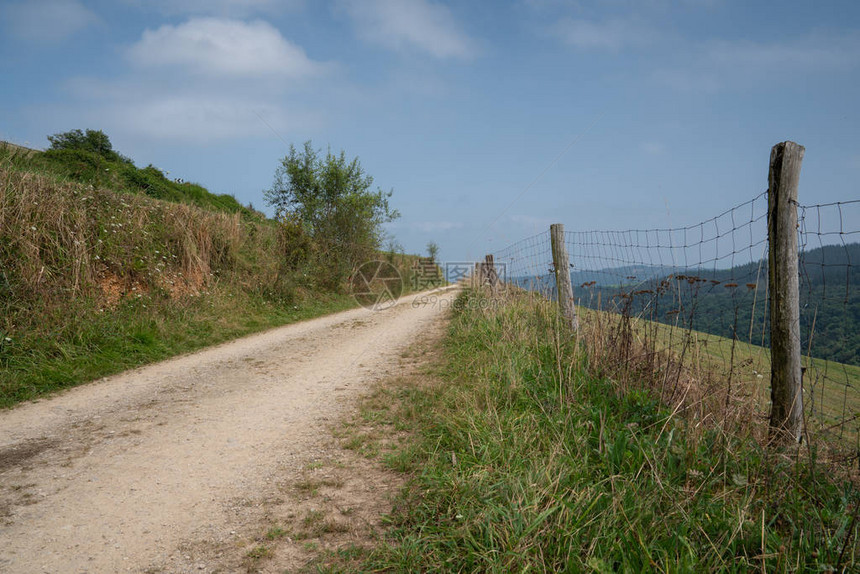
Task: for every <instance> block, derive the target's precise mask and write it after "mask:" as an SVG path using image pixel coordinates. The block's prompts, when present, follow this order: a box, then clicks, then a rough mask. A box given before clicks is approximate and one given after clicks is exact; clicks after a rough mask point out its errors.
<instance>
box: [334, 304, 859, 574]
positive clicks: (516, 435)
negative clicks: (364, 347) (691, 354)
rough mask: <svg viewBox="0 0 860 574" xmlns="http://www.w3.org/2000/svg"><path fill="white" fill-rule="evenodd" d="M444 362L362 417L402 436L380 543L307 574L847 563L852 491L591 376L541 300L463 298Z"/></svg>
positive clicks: (815, 470)
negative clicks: (432, 378)
mask: <svg viewBox="0 0 860 574" xmlns="http://www.w3.org/2000/svg"><path fill="white" fill-rule="evenodd" d="M444 353H445V358H444V367H443V368H442V369H441V370H440V372H439V373H438V377H437V381H436V383H435V384H433V385H429V386H427V387H425V388H414V387H408V388H407V387H397V388H393V389H391V390H390V391H388V392H389V393H390V394H391V396H390V397H389V398H388V400H379V401H375V402H374V403H373V408H375V409H376V412H367V413H365V417H366V418H368V419H369V420H374V421H378V422H379V423H380V424H388V425H389V427H386V428H389V429H390V430H391V432H394V431H395V430H403V429H405V428H408V429H411V430H412V432H413V433H414V434H413V436H414V438H413V440H411V441H408V442H407V443H406V444H405V445H403V446H399V447H397V450H395V451H394V452H390V453H388V454H386V455H385V456H384V460H385V461H387V462H388V464H389V465H390V466H391V467H392V468H393V469H397V470H401V471H405V472H408V473H410V476H411V481H410V483H409V485H408V487H407V488H406V489H405V491H404V492H403V494H402V497H401V499H400V500H399V501H398V502H397V504H396V506H395V510H394V513H393V515H392V516H391V525H392V526H391V529H390V531H389V534H388V537H387V538H386V539H385V540H384V541H383V542H382V544H381V545H380V546H379V547H377V548H375V549H372V550H369V551H367V550H365V551H361V550H357V549H353V551H352V552H351V553H347V552H342V553H339V554H338V555H334V556H331V557H329V558H328V562H326V563H325V564H324V565H322V566H321V570H322V571H333V572H343V571H355V572H367V571H400V572H407V571H409V572H421V571H434V572H527V571H528V572H601V573H604V572H605V573H610V572H637V573H638V572H748V571H762V572H801V571H802V572H831V571H833V572H849V571H855V569H856V567H857V565H858V564H860V544H858V536H860V524H858V522H857V514H858V509H860V493H858V490H857V489H856V487H855V486H854V485H853V484H852V482H851V480H849V476H848V474H847V469H841V470H840V469H839V467H835V466H825V465H824V464H823V463H821V462H820V461H817V460H816V451H815V450H809V451H807V450H804V451H803V453H802V454H801V456H796V455H795V456H786V455H784V454H782V453H780V452H777V451H769V450H767V449H765V448H763V447H761V446H760V445H759V443H758V442H756V441H755V440H753V439H751V438H748V437H745V436H742V435H736V434H733V433H732V432H727V431H726V430H724V429H723V430H721V429H720V428H719V427H718V426H717V425H714V424H707V423H704V424H703V423H702V421H699V422H693V421H692V420H691V419H686V418H683V417H680V416H678V415H677V414H673V412H672V411H671V409H669V408H667V407H666V406H665V405H664V404H663V403H662V402H661V401H660V400H659V394H657V393H655V391H654V390H653V389H651V388H649V386H648V385H637V384H636V382H635V381H634V380H631V381H628V382H626V383H623V382H621V381H619V380H618V379H616V378H614V377H610V376H608V374H606V373H604V374H601V371H602V370H603V367H602V366H601V365H600V364H593V363H592V362H591V360H590V358H589V357H588V355H586V354H584V353H583V351H582V347H580V346H578V345H577V344H576V342H575V340H574V339H572V338H571V337H570V334H569V333H568V332H566V331H565V330H564V329H563V328H562V327H561V326H560V325H559V321H558V319H557V312H556V309H555V307H554V306H553V305H552V304H550V303H547V302H546V301H544V300H543V299H542V298H540V297H535V296H531V295H529V294H520V295H517V296H515V297H513V298H512V299H509V300H507V301H504V302H501V303H499V302H493V301H486V300H483V299H481V296H480V295H478V294H474V293H471V294H466V295H464V297H463V298H461V300H460V301H459V305H458V306H457V311H456V312H455V316H454V318H453V322H452V325H451V327H450V332H449V335H448V337H447V341H446V343H445V350H444ZM786 454H787V453H786ZM356 555H358V556H359V557H360V558H356Z"/></svg>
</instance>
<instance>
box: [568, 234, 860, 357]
mask: <svg viewBox="0 0 860 574" xmlns="http://www.w3.org/2000/svg"><path fill="white" fill-rule="evenodd" d="M858 262H860V243H852V244H848V245H829V246H824V247H820V248H817V249H812V250H809V251H805V252H803V253H801V257H800V272H801V276H800V307H801V332H802V336H803V340H802V341H801V345H802V348H803V351H804V353H810V354H811V355H812V356H814V357H818V358H822V359H828V360H833V361H838V362H840V363H848V364H852V365H860V288H858V285H860V267H858ZM663 272H665V269H658V270H656V272H655V270H647V269H642V270H636V269H629V268H627V269H611V270H604V271H601V272H599V273H596V272H581V273H573V274H572V279H573V283H574V286H575V289H574V290H575V296H576V298H577V299H578V301H579V303H580V304H582V305H585V306H588V307H593V308H596V307H597V306H598V305H600V307H601V308H603V309H607V308H610V309H614V310H617V311H620V312H627V313H630V314H632V315H638V316H643V317H646V318H649V319H652V320H656V321H660V322H662V323H667V324H679V325H682V326H684V327H689V328H692V329H694V330H696V331H702V332H706V333H711V334H715V335H721V336H724V337H733V336H736V337H737V338H738V339H739V340H741V341H744V342H750V343H753V344H756V345H764V346H766V345H768V344H769V325H768V322H767V321H768V319H767V280H768V274H767V262H766V261H762V262H752V263H748V264H746V265H742V266H738V267H734V268H731V269H724V270H707V269H690V270H686V271H684V272H676V273H674V274H664V273H663ZM613 278H614V279H613Z"/></svg>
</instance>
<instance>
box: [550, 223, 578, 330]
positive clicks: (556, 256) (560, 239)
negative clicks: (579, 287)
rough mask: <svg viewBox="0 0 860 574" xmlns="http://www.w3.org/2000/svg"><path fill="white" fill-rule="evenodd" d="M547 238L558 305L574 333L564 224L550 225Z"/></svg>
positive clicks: (574, 309) (574, 314)
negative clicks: (548, 238)
mask: <svg viewBox="0 0 860 574" xmlns="http://www.w3.org/2000/svg"><path fill="white" fill-rule="evenodd" d="M549 237H550V243H551V245H552V265H553V267H554V268H555V286H556V292H557V294H558V305H559V307H560V308H561V313H562V316H564V319H565V321H566V322H567V324H568V325H569V326H570V328H571V329H573V330H574V331H576V328H577V323H576V308H575V306H574V304H573V287H572V286H571V284H570V258H569V257H568V255H567V245H566V244H565V242H564V224H563V223H553V224H552V225H550V227H549Z"/></svg>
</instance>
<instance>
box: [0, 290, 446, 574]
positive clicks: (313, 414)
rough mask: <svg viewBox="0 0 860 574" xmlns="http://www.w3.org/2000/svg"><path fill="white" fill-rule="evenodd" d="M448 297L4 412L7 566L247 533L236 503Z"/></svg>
mask: <svg viewBox="0 0 860 574" xmlns="http://www.w3.org/2000/svg"><path fill="white" fill-rule="evenodd" d="M437 297H438V300H437V301H436V303H437V304H435V305H424V306H418V307H416V306H414V305H412V304H411V303H412V302H413V300H414V297H408V298H405V299H404V300H403V301H402V302H401V303H400V304H399V305H397V306H396V307H393V308H391V309H388V310H386V311H380V312H371V311H368V310H365V309H357V310H352V311H347V312H343V313H338V314H336V315H330V316H327V317H322V318H319V319H314V320H311V321H306V322H302V323H298V324H294V325H289V326H286V327H282V328H279V329H274V330H272V331H268V332H266V333H262V334H258V335H254V336H250V337H246V338H243V339H239V340H237V341H233V342H230V343H226V344H222V345H219V346H216V347H213V348H210V349H206V350H204V351H200V352H197V353H194V354H192V355H187V356H183V357H180V358H177V359H173V360H170V361H166V362H163V363H159V364H156V365H152V366H148V367H144V368H140V369H136V370H134V371H130V372H127V373H123V374H121V375H118V376H114V377H110V378H107V379H103V380H101V381H98V382H95V383H92V384H89V385H85V386H82V387H78V388H76V389H73V390H70V391H68V392H66V393H63V394H61V395H59V396H57V397H54V398H51V399H46V400H41V401H37V402H34V403H28V404H24V405H21V406H20V407H18V408H15V409H13V410H9V411H2V412H0V572H10V573H11V572H14V573H16V574H17V573H22V574H23V573H30V572H57V573H61V572H62V573H76V572H126V571H129V572H147V571H148V572H157V571H161V572H166V571H169V572H174V571H184V570H185V569H186V568H188V565H183V566H182V567H181V568H180V566H175V568H174V567H172V566H170V565H171V564H173V565H177V564H179V563H180V562H181V561H180V562H177V556H179V557H181V555H182V554H183V548H184V547H186V546H187V545H189V544H193V543H194V541H196V540H201V539H207V540H215V541H221V542H223V541H229V540H230V537H231V536H236V525H235V524H234V521H235V516H236V513H235V507H236V505H237V504H239V505H240V504H241V503H242V501H243V500H247V499H248V497H249V496H250V497H253V495H254V494H255V493H257V492H260V491H262V490H265V489H266V488H267V485H270V484H271V483H272V482H273V481H276V480H278V477H279V476H281V474H282V471H283V469H284V468H289V467H290V465H291V464H292V461H296V462H295V464H298V461H301V460H305V459H306V458H307V456H306V455H307V452H308V451H309V450H312V449H314V448H316V447H315V445H317V444H318V443H319V440H320V436H321V435H323V434H327V432H328V431H327V425H329V424H330V423H331V421H333V420H336V419H337V418H338V417H339V416H340V415H341V414H343V413H344V412H345V410H346V409H347V408H349V405H350V404H351V400H352V399H354V398H355V397H356V396H357V394H359V393H361V392H362V391H364V390H366V389H367V388H368V385H369V384H371V383H372V382H374V381H376V380H378V379H379V378H381V377H384V376H387V375H391V374H393V373H392V371H393V370H394V369H396V365H397V361H396V358H397V357H398V356H399V354H400V353H402V352H403V350H404V349H405V348H406V347H408V346H409V345H410V344H411V343H414V342H415V341H416V340H418V339H420V338H421V337H422V332H423V331H424V330H426V329H428V328H431V327H432V326H433V325H434V323H435V322H437V321H440V320H442V318H443V316H444V313H442V312H441V310H440V307H441V306H443V305H446V304H450V301H451V299H452V298H453V294H452V293H451V292H448V293H446V294H439V295H437ZM440 303H442V305H440ZM153 565H159V566H153ZM195 568H196V569H197V571H203V570H208V568H207V567H206V566H205V565H199V566H196V567H195Z"/></svg>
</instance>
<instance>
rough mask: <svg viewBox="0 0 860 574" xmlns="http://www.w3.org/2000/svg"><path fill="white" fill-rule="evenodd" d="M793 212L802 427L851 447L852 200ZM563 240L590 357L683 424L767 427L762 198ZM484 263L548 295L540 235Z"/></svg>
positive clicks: (854, 349)
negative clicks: (695, 218) (648, 388)
mask: <svg viewBox="0 0 860 574" xmlns="http://www.w3.org/2000/svg"><path fill="white" fill-rule="evenodd" d="M798 215H799V221H800V229H799V231H798V242H799V247H800V261H799V263H800V274H801V327H802V330H801V332H802V339H803V340H802V341H801V344H802V348H803V349H804V353H805V359H804V367H805V375H804V377H805V378H804V406H805V409H806V411H805V412H806V418H807V431H808V434H810V433H811V434H815V435H816V436H822V437H824V436H827V437H837V438H838V439H839V440H840V441H842V442H841V443H840V444H843V445H844V444H845V441H846V440H847V441H851V442H852V443H853V444H854V445H858V444H860V443H858V431H860V390H858V387H860V332H858V329H857V327H858V325H860V293H858V289H857V285H858V271H857V267H856V265H857V261H858V260H860V244H858V243H856V241H858V240H860V217H858V216H860V201H848V202H840V203H832V204H822V205H812V206H799V207H798ZM852 241H853V242H854V243H852ZM565 243H566V245H567V251H568V253H569V255H570V264H571V269H570V274H571V280H572V284H573V288H574V289H573V292H574V299H575V300H576V303H577V305H578V309H579V311H578V312H579V322H580V336H581V337H582V339H583V340H584V341H585V343H586V346H587V348H588V349H589V353H590V355H591V359H592V361H593V362H597V363H598V364H599V365H600V368H601V369H602V370H603V371H604V372H606V373H608V374H609V375H611V376H613V377H615V378H617V379H618V380H619V381H621V382H625V381H627V382H633V381H637V382H639V383H641V382H643V381H644V382H647V383H648V384H650V385H652V386H654V387H655V388H656V389H657V390H658V391H659V392H660V393H661V395H662V397H663V399H664V400H666V401H667V402H668V403H669V404H671V405H673V406H674V407H675V408H677V409H678V410H679V411H684V412H685V413H687V414H688V415H690V416H692V417H693V418H695V419H701V420H707V419H710V420H712V421H715V422H717V423H719V424H728V423H730V422H731V423H734V424H735V425H741V426H743V427H745V428H748V429H749V430H750V431H751V432H753V433H756V434H761V433H763V432H764V431H765V430H766V428H767V424H766V421H767V417H768V410H769V401H770V390H769V383H770V370H771V365H770V352H769V346H770V325H769V316H768V313H769V308H768V197H767V192H764V193H761V194H759V195H757V196H755V197H754V198H753V199H751V200H749V201H747V202H744V203H742V204H740V205H737V206H735V207H733V208H731V209H728V210H726V211H724V212H723V213H721V214H719V215H717V216H715V217H713V218H710V219H708V220H706V221H703V222H700V223H697V224H695V225H689V226H684V227H677V228H662V229H630V230H623V231H609V230H595V231H568V232H567V233H566V234H565ZM494 257H495V261H496V264H497V265H504V266H505V268H506V273H507V278H508V282H509V283H512V284H515V285H517V286H519V287H522V288H524V289H528V290H531V291H538V292H540V293H542V294H544V295H546V296H547V297H550V298H554V297H556V291H555V279H554V269H553V266H552V260H553V259H552V251H551V244H550V236H549V233H548V232H546V233H540V234H537V235H534V236H532V237H528V238H526V239H523V240H521V241H519V242H517V243H514V244H512V245H511V246H509V247H507V248H505V249H503V250H501V251H499V252H497V253H494Z"/></svg>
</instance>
